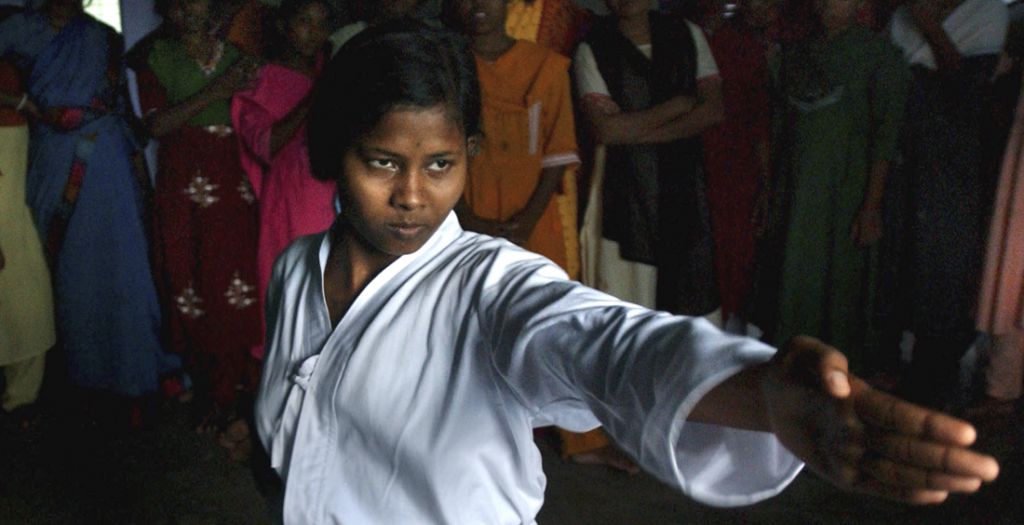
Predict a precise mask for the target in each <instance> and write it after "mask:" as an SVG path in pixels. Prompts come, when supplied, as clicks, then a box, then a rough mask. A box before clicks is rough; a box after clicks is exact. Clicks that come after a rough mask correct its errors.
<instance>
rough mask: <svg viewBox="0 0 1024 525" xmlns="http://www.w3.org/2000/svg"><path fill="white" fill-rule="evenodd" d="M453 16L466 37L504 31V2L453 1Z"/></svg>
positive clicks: (492, 0)
mask: <svg viewBox="0 0 1024 525" xmlns="http://www.w3.org/2000/svg"><path fill="white" fill-rule="evenodd" d="M453 4H454V6H453V7H454V8H455V16H457V17H458V21H459V25H460V26H461V27H463V28H464V31H465V32H466V34H468V35H488V34H491V33H495V32H498V31H501V32H504V31H505V9H506V7H507V6H506V5H505V4H506V2H505V0H453Z"/></svg>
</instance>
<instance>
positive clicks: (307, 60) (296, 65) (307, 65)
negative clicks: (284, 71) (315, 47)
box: [280, 50, 316, 74]
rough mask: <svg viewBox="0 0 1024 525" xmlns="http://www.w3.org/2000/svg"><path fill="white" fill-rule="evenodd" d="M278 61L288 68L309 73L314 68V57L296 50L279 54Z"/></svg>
mask: <svg viewBox="0 0 1024 525" xmlns="http://www.w3.org/2000/svg"><path fill="white" fill-rule="evenodd" d="M280 63H281V65H282V66H285V67H287V68H288V69H293V70H295V71H298V72H300V73H305V74H309V73H311V72H312V71H313V70H314V69H316V57H315V56H311V57H307V56H305V55H303V54H302V53H299V52H298V51H294V50H292V51H289V52H287V53H285V54H284V55H282V56H281V59H280Z"/></svg>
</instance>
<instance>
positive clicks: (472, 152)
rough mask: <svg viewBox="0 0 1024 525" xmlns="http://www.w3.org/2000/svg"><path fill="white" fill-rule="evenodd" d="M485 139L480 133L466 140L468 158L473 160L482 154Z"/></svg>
mask: <svg viewBox="0 0 1024 525" xmlns="http://www.w3.org/2000/svg"><path fill="white" fill-rule="evenodd" d="M482 141H483V137H482V136H481V135H480V134H479V133H478V134H476V135H473V136H472V137H469V138H468V139H466V156H467V157H469V158H472V157H474V156H476V154H478V153H480V143H481V142H482Z"/></svg>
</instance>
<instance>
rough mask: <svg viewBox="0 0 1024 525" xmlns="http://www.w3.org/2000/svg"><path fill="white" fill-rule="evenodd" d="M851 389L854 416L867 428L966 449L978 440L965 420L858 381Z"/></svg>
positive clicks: (972, 428)
mask: <svg viewBox="0 0 1024 525" xmlns="http://www.w3.org/2000/svg"><path fill="white" fill-rule="evenodd" d="M852 386H853V391H854V407H855V409H856V411H857V416H858V417H860V418H861V420H863V421H864V423H865V424H866V425H867V426H869V427H875V428H877V429H880V430H885V431H888V432H893V433H896V434H904V435H907V436H911V437H916V438H919V439H923V440H928V441H935V442H938V443H946V444H950V445H958V446H968V445H970V444H972V443H974V440H975V438H976V437H977V432H976V431H975V430H974V427H972V426H971V425H970V424H968V423H967V422H965V421H961V420H959V419H956V418H954V417H950V416H947V415H945V414H942V413H941V412H936V411H934V410H929V409H927V408H923V407H919V406H917V405H914V404H911V403H908V402H906V401H903V400H901V399H899V398H897V397H895V396H892V395H889V394H886V393H885V392H881V391H878V390H874V389H872V388H871V387H869V386H867V385H865V384H864V382H863V381H860V380H855V381H853V385H852Z"/></svg>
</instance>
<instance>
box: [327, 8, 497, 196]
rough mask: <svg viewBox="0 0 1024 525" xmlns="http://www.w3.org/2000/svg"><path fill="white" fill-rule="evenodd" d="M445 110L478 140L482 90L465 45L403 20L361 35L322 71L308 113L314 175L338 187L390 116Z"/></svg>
mask: <svg viewBox="0 0 1024 525" xmlns="http://www.w3.org/2000/svg"><path fill="white" fill-rule="evenodd" d="M438 106H442V107H444V108H445V109H446V111H448V112H449V114H450V116H451V118H452V120H453V122H454V123H455V124H456V125H458V126H459V127H460V128H461V129H462V131H463V133H464V134H465V136H466V137H471V136H474V135H478V134H479V133H480V88H479V86H478V84H477V77H476V63H475V62H474V58H473V54H472V52H471V51H470V49H469V45H468V43H467V41H466V40H465V39H464V38H462V37H461V36H459V35H457V34H455V33H452V32H450V31H447V30H443V29H435V28H431V27H429V26H426V25H424V24H423V23H422V22H419V21H416V20H413V19H409V18H403V19H398V20H394V21H391V22H385V23H383V24H380V25H379V26H376V27H372V28H370V29H367V30H366V31H364V32H362V33H360V34H359V35H357V36H356V37H355V38H353V39H352V40H350V41H349V42H347V43H346V44H345V45H344V46H342V48H341V50H340V51H339V52H338V55H337V56H335V57H334V59H332V60H331V61H330V62H329V63H328V64H327V66H326V67H325V68H324V71H323V75H322V77H321V78H320V82H319V85H318V87H317V95H316V100H315V101H314V103H313V108H312V109H311V111H310V119H309V126H308V134H309V158H310V162H311V164H312V168H313V175H314V176H315V177H316V178H318V179H320V180H336V179H338V177H339V176H340V174H341V167H342V157H343V156H344V154H345V152H346V151H347V150H348V149H349V148H350V147H351V146H352V145H353V144H355V143H356V142H357V141H359V140H360V139H361V138H362V137H364V136H366V135H367V134H369V133H370V132H372V131H373V129H374V128H376V127H377V125H378V124H379V123H380V122H381V120H383V118H384V116H385V115H387V113H388V112H390V111H392V110H394V109H402V108H412V109H416V108H421V109H429V108H434V107H438Z"/></svg>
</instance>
